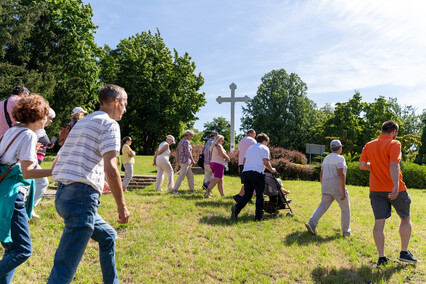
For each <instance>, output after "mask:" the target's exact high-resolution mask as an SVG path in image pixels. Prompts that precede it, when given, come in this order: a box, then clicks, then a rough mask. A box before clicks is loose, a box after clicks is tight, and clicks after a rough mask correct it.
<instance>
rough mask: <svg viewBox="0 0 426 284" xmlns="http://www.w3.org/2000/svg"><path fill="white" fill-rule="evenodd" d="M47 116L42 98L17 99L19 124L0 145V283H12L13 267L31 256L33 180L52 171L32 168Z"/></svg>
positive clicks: (45, 102)
mask: <svg viewBox="0 0 426 284" xmlns="http://www.w3.org/2000/svg"><path fill="white" fill-rule="evenodd" d="M48 113H49V103H48V102H47V101H46V100H45V99H43V97H41V96H39V95H36V94H31V95H29V96H28V97H25V98H22V99H20V100H19V102H18V103H17V104H16V105H15V106H14V108H13V112H12V116H13V117H14V118H15V119H16V121H20V123H18V124H17V125H15V126H13V127H12V128H10V129H9V130H7V131H6V133H5V134H4V136H3V138H2V141H1V144H0V153H1V154H0V155H1V156H0V175H1V178H2V181H1V184H2V186H1V187H0V195H1V196H2V198H1V199H0V214H1V216H2V218H1V219H0V228H1V230H0V240H1V243H2V245H3V247H4V254H3V258H2V260H0V283H11V282H12V279H13V275H14V274H15V271H16V268H17V267H18V266H19V265H20V264H22V263H23V262H25V261H26V260H27V259H28V258H29V257H30V256H31V254H32V246H31V238H30V232H29V227H28V219H29V218H31V212H32V210H33V202H34V191H35V182H34V180H33V179H34V178H42V177H47V176H51V175H52V170H43V169H37V168H35V166H36V165H37V154H36V144H37V135H36V134H35V132H34V131H36V130H38V129H42V128H43V127H44V126H45V124H46V121H47V115H48ZM17 163H19V164H17Z"/></svg>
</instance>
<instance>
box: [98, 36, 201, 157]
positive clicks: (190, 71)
mask: <svg viewBox="0 0 426 284" xmlns="http://www.w3.org/2000/svg"><path fill="white" fill-rule="evenodd" d="M104 50H105V53H106V55H105V57H104V58H102V60H101V67H102V72H101V78H102V81H103V82H104V83H114V84H118V85H120V86H122V87H124V88H125V89H126V91H127V94H128V107H127V113H126V114H125V115H124V116H123V120H122V122H121V123H120V124H121V126H122V132H123V134H125V135H131V136H132V137H133V139H134V140H135V143H134V147H135V149H136V150H137V151H138V152H141V151H143V152H144V153H145V154H149V153H152V152H153V151H154V150H155V147H156V146H157V144H158V142H160V140H161V139H164V136H165V135H166V134H173V135H175V136H176V137H180V136H181V133H182V132H183V130H184V128H185V125H187V124H188V123H190V122H193V121H195V120H196V119H197V117H196V116H195V114H196V113H197V112H198V111H199V110H200V108H201V107H202V106H203V105H204V104H205V103H206V100H205V98H204V93H201V92H199V89H200V88H201V86H202V85H203V84H204V79H203V77H202V76H201V74H198V75H196V74H194V72H195V68H196V66H195V63H194V62H192V61H191V57H190V56H189V54H188V53H185V54H184V55H183V56H180V55H179V54H178V52H177V51H176V50H174V52H173V53H172V52H171V51H170V50H169V49H168V48H167V46H166V45H165V43H164V41H163V39H162V38H161V36H160V32H159V31H158V30H157V33H155V34H152V33H151V32H150V31H148V32H142V33H140V34H136V35H134V36H131V37H129V38H127V39H123V40H121V41H120V43H119V44H118V46H117V48H116V49H111V48H109V47H107V46H106V47H105V49H104Z"/></svg>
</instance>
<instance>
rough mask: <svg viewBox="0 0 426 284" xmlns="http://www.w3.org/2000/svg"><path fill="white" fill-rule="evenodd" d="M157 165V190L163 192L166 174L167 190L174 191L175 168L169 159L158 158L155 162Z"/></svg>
mask: <svg viewBox="0 0 426 284" xmlns="http://www.w3.org/2000/svg"><path fill="white" fill-rule="evenodd" d="M155 163H156V164H157V179H156V186H155V190H161V185H162V184H163V180H164V174H165V175H166V177H167V190H173V187H174V185H175V181H174V179H173V175H174V173H173V167H172V165H171V164H170V162H169V158H168V157H157V159H156V160H155Z"/></svg>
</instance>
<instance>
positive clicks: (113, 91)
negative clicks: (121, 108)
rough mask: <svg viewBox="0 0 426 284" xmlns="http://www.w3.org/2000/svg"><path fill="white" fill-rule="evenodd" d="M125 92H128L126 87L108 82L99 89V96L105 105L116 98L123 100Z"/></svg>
mask: <svg viewBox="0 0 426 284" xmlns="http://www.w3.org/2000/svg"><path fill="white" fill-rule="evenodd" d="M124 94H126V91H125V90H124V88H122V87H120V86H117V85H113V84H106V85H103V86H102V87H101V89H100V90H99V94H98V98H99V102H100V104H101V105H103V104H108V103H110V102H112V101H113V100H115V98H119V99H120V100H121V98H122V97H123V96H124Z"/></svg>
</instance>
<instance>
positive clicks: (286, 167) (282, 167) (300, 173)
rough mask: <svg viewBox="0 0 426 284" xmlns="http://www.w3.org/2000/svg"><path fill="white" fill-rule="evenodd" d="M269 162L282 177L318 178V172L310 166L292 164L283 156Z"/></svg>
mask: <svg viewBox="0 0 426 284" xmlns="http://www.w3.org/2000/svg"><path fill="white" fill-rule="evenodd" d="M271 164H272V166H273V167H274V168H275V169H276V170H277V172H278V175H279V177H280V178H282V179H300V180H319V174H318V172H316V171H315V170H314V169H313V167H311V166H307V165H306V166H305V165H298V164H294V163H292V162H290V161H289V160H287V159H285V158H281V159H278V160H272V161H271Z"/></svg>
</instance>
